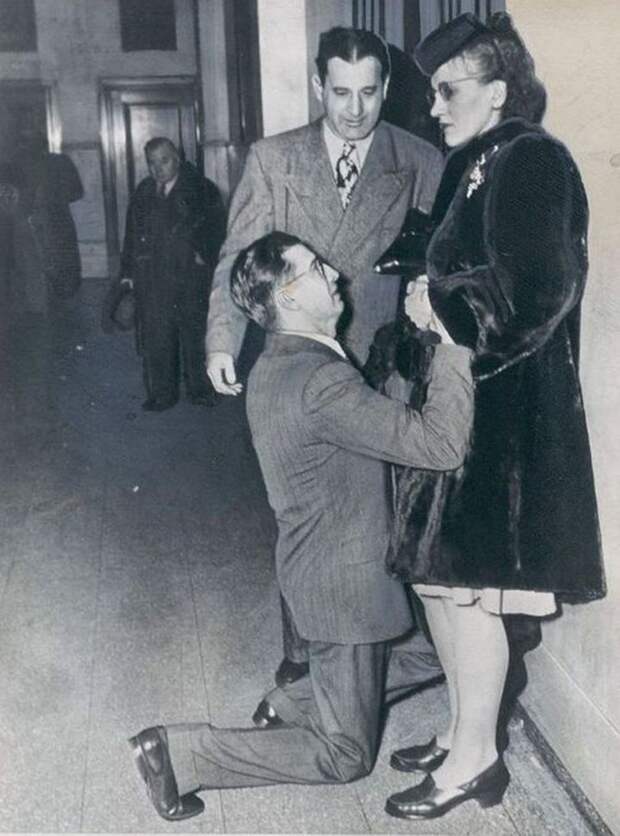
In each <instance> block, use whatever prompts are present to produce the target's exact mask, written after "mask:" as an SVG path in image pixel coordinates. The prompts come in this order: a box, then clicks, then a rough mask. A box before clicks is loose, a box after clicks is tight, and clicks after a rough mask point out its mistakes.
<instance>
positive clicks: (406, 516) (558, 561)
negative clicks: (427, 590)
mask: <svg viewBox="0 0 620 836" xmlns="http://www.w3.org/2000/svg"><path fill="white" fill-rule="evenodd" d="M433 220H434V223H435V225H436V229H435V232H434V234H433V236H432V238H431V240H430V244H429V248H428V252H427V270H428V277H429V293H430V298H431V302H432V305H433V307H434V309H435V310H436V311H437V313H438V314H439V316H440V318H441V320H442V322H443V324H444V325H445V326H446V328H447V329H448V331H449V333H450V335H451V337H452V338H453V339H454V341H455V342H457V343H460V344H463V345H467V346H469V347H470V348H472V349H473V350H474V352H475V356H474V360H473V370H474V376H475V379H476V396H475V418H474V430H473V435H472V440H471V446H470V451H469V454H468V457H467V460H466V463H465V466H464V468H463V470H462V471H461V472H460V474H458V476H448V477H440V478H439V479H437V478H436V477H435V476H432V477H429V478H428V479H425V477H424V476H420V475H419V474H418V475H416V474H410V485H409V488H408V490H409V496H408V497H403V494H402V492H401V497H400V500H401V501H400V506H399V508H398V513H397V520H396V530H397V531H398V532H399V533H398V541H397V542H393V554H392V568H396V569H397V571H399V572H400V573H401V574H403V575H404V576H405V577H407V578H408V579H409V580H419V581H425V582H429V583H440V584H447V585H461V586H471V587H478V588H479V587H485V586H493V587H500V588H506V589H526V590H541V591H552V592H556V593H559V594H560V595H564V596H566V598H567V599H569V600H575V599H577V600H579V599H581V600H587V599H592V598H597V597H601V596H602V595H603V594H604V591H605V583H604V576H603V570H602V561H601V550H600V535H599V526H598V518H597V509H596V498H595V491H594V482H593V475H592V466H591V458H590V449H589V442H588V434H587V429H586V422H585V415H584V407H583V401H582V396H581V388H580V384H579V379H578V332H579V309H580V303H581V298H582V295H583V290H584V285H585V280H586V273H587V249H586V235H587V223H588V208H587V201H586V196H585V192H584V189H583V185H582V182H581V178H580V176H579V172H578V170H577V167H576V165H575V163H574V161H573V160H572V158H571V156H570V154H569V153H568V151H567V149H566V148H565V147H564V146H563V145H562V144H560V143H559V142H557V141H556V140H555V139H553V138H552V137H551V136H549V135H548V134H547V133H545V131H544V130H543V129H542V128H540V127H539V126H535V125H532V124H530V123H528V122H525V121H524V120H521V119H509V120H505V121H504V122H503V123H501V124H500V125H499V126H497V127H496V128H494V129H492V130H490V131H488V132H487V133H485V134H484V135H482V136H480V137H477V138H476V139H475V140H472V141H471V142H470V143H468V144H467V145H466V146H464V147H462V148H459V149H456V150H455V151H453V152H452V154H451V155H450V156H449V158H448V161H447V165H446V170H445V173H444V176H443V179H442V182H441V184H440V188H439V191H438V195H437V199H436V202H435V206H434V209H433ZM384 336H385V335H384ZM409 347H411V346H409ZM425 351H427V352H428V349H425V350H422V351H418V355H417V359H418V360H420V359H421V358H422V359H423V358H424V352H425ZM414 353H415V352H414ZM417 374H418V378H420V379H418V383H421V384H422V385H423V380H422V379H421V378H423V370H420V368H419V367H418V371H417ZM413 376H414V377H415V375H413ZM401 475H402V474H401ZM403 499H405V500H406V501H403Z"/></svg>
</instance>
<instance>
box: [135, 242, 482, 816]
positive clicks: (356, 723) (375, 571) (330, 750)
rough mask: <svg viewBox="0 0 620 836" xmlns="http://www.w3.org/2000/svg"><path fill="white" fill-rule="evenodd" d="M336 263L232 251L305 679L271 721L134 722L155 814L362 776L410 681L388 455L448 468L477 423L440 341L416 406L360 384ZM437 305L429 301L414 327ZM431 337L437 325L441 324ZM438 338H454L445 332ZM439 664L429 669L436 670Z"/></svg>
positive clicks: (282, 696)
mask: <svg viewBox="0 0 620 836" xmlns="http://www.w3.org/2000/svg"><path fill="white" fill-rule="evenodd" d="M337 278H338V273H337V272H336V270H334V269H333V268H331V267H330V266H329V265H327V264H326V263H325V262H323V261H322V260H321V259H320V258H319V257H318V256H317V255H316V254H315V253H314V252H313V251H312V250H311V249H309V248H308V247H306V246H305V245H304V244H302V243H301V242H300V241H299V239H298V238H296V237H294V236H291V235H287V234H285V233H281V232H273V233H270V234H269V235H267V236H265V237H264V238H262V239H260V240H259V241H257V242H255V243H254V244H253V245H251V246H250V247H248V248H247V249H246V250H243V251H242V252H241V253H240V254H239V256H238V258H237V260H236V262H235V267H234V268H233V275H232V285H231V287H232V294H233V297H234V299H235V302H236V303H237V304H238V305H239V306H240V308H241V309H242V310H243V311H244V312H245V313H246V315H247V316H249V317H250V318H251V319H253V320H254V321H255V322H257V323H258V324H259V325H260V326H262V327H263V328H264V329H266V331H267V340H266V346H265V350H264V352H263V353H262V355H261V356H260V358H259V359H258V361H257V363H256V365H255V366H254V369H253V370H252V372H251V374H250V379H249V383H248V396H247V409H248V418H249V422H250V429H251V431H252V439H253V442H254V445H255V448H256V451H257V454H258V458H259V462H260V465H261V469H262V472H263V477H264V479H265V484H266V487H267V493H268V496H269V502H270V504H271V506H272V508H273V510H274V512H275V515H276V519H277V521H278V542H277V547H276V571H277V576H278V582H279V584H280V588H281V590H282V592H283V594H284V596H285V598H286V600H287V602H288V605H289V607H290V609H291V612H292V615H293V619H294V621H295V624H296V625H297V627H298V629H299V631H300V633H301V635H302V636H303V637H304V638H305V639H306V640H307V641H308V650H309V669H310V674H309V676H306V677H302V678H300V679H298V680H296V681H295V682H294V683H291V684H288V685H285V686H284V687H278V688H276V689H274V690H273V691H272V692H271V693H270V694H269V695H268V702H269V704H270V705H271V706H272V707H273V708H274V709H275V712H276V714H277V716H278V717H279V718H280V725H278V726H277V727H275V728H268V729H218V728H214V727H213V726H211V725H210V724H208V723H194V724H187V725H173V726H169V727H168V728H167V729H165V728H164V727H162V726H157V727H154V728H150V729H145V730H144V731H142V732H140V733H139V734H138V735H136V736H135V737H134V738H132V739H131V741H130V744H131V746H132V748H133V751H134V756H135V758H136V761H137V765H138V768H139V770H140V773H141V775H142V777H143V778H144V780H145V781H146V783H147V787H148V790H149V795H150V797H151V801H152V802H153V804H154V806H155V809H156V810H157V812H158V813H159V814H160V815H162V816H163V817H164V818H168V819H181V818H189V817H190V816H192V815H195V814H196V813H198V812H200V811H201V809H202V806H203V805H202V802H201V800H200V799H198V798H197V797H196V796H195V795H193V793H194V792H196V791H197V790H200V789H215V788H225V787H245V786H247V787H251V786H259V785H262V784H273V783H331V782H334V783H337V782H345V781H351V780H353V779H355V778H359V777H361V776H363V775H366V774H367V773H368V772H369V771H370V770H371V769H372V767H373V764H374V760H375V757H376V752H377V748H378V744H379V723H380V709H381V704H382V699H383V688H384V681H385V670H386V667H387V662H388V658H389V656H390V652H391V653H392V655H393V656H395V657H397V658H395V659H393V660H392V661H393V664H390V665H389V667H388V675H387V684H386V690H387V691H389V692H391V693H395V692H398V691H404V690H406V689H409V688H411V687H412V686H414V685H416V684H420V680H419V678H418V677H419V671H420V668H419V660H418V658H417V654H416V651H415V650H414V651H413V653H412V654H411V656H410V657H408V655H407V654H408V651H407V650H405V649H404V648H403V649H394V650H391V649H390V647H389V645H388V644H387V642H388V641H389V640H390V639H393V638H395V637H396V636H399V635H401V634H402V633H404V632H405V631H406V630H408V629H409V628H410V626H411V613H410V608H409V603H408V601H407V598H406V594H405V590H404V587H403V585H402V584H401V583H400V582H399V581H397V580H394V579H393V578H391V577H389V576H388V574H387V573H386V572H385V568H384V559H385V553H386V551H387V544H388V529H389V525H390V520H389V513H388V503H387V500H386V495H385V484H386V474H385V464H384V462H385V461H391V462H395V463H398V464H403V465H410V466H413V467H421V468H428V469H433V470H450V469H453V468H456V467H459V466H460V465H461V463H462V461H463V458H464V456H465V452H466V448H467V442H468V436H469V432H470V429H471V421H472V400H473V385H472V379H471V375H470V371H469V356H470V353H469V351H468V350H467V349H463V348H460V347H457V346H454V345H440V346H438V347H437V351H436V354H435V358H434V360H433V368H432V379H431V382H430V385H429V388H428V398H427V401H426V404H425V406H424V407H423V409H422V411H421V412H414V411H413V410H411V409H410V408H409V407H407V406H405V405H404V404H401V403H399V402H397V401H393V400H390V399H389V398H387V397H384V396H383V395H380V394H379V393H377V392H376V391H374V390H373V389H371V388H370V387H369V386H368V385H367V384H366V383H365V381H364V379H363V378H362V376H361V374H360V373H359V372H358V371H357V370H356V369H355V368H354V366H353V365H352V364H351V363H350V361H349V360H348V359H347V358H346V356H345V354H344V352H343V350H342V348H341V346H340V345H339V343H338V342H337V341H336V340H335V339H334V337H335V334H336V323H337V321H338V319H339V317H340V315H341V313H342V310H343V302H342V299H341V298H340V295H339V292H338V288H337V284H336V280H337ZM431 314H432V311H431V309H430V306H428V308H427V311H426V317H427V319H426V321H425V322H422V321H420V319H419V317H418V316H416V321H417V323H418V325H420V326H422V327H425V326H426V325H427V324H428V322H430V317H431ZM440 330H441V331H443V329H441V328H440ZM442 337H444V338H446V339H448V340H449V337H447V334H446V333H445V331H443V333H442ZM436 672H437V671H436V670H435V673H436Z"/></svg>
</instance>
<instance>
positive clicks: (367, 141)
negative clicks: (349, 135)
mask: <svg viewBox="0 0 620 836" xmlns="http://www.w3.org/2000/svg"><path fill="white" fill-rule="evenodd" d="M322 133H323V140H324V142H325V147H326V148H327V155H328V157H329V162H330V164H331V167H332V171H333V172H334V177H335V176H336V163H337V162H338V158H339V157H340V155H341V154H342V147H343V145H344V143H345V141H346V140H344V139H342V137H340V136H336V134H335V133H334V132H333V131H332V129H331V128H330V127H329V125H328V124H327V119H323V124H322ZM374 135H375V132H374V130H373V131H372V132H371V133H369V134H368V136H366V137H364V139H356V140H355V141H353V142H351V145H355V151H354V152H353V154H352V157H353V162H354V163H355V165H356V166H357V170H358V172H359V173H360V174H361V171H362V168H363V166H364V163H365V162H366V157H367V156H368V151H369V150H370V146H371V144H372V140H373V137H374Z"/></svg>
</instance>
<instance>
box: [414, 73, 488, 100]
mask: <svg viewBox="0 0 620 836" xmlns="http://www.w3.org/2000/svg"><path fill="white" fill-rule="evenodd" d="M479 78H483V74H482V73H479V74H478V75H466V76H463V78H452V79H450V81H440V82H439V84H438V85H437V89H436V90H435V89H434V88H433V87H429V88H428V90H427V91H426V99H427V101H428V103H429V105H430V106H431V107H432V106H433V105H434V104H435V96H436V95H437V93H439V95H440V96H441V98H442V99H443V100H444V102H449V101H450V99H451V98H452V96H454V94H455V92H456V90H455V89H454V87H453V85H455V84H460V83H461V82H462V81H473V80H474V79H479Z"/></svg>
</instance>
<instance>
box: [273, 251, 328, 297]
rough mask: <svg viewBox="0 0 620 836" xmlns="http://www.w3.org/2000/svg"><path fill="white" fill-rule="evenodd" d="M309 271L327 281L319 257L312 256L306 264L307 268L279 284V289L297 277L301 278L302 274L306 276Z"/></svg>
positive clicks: (323, 265)
mask: <svg viewBox="0 0 620 836" xmlns="http://www.w3.org/2000/svg"><path fill="white" fill-rule="evenodd" d="M311 273H318V275H319V277H320V278H321V279H323V281H325V282H326V281H327V274H326V273H325V264H324V263H323V262H322V261H321V259H320V258H314V259H313V260H312V261H311V262H310V264H309V265H308V269H307V270H304V271H303V273H298V274H297V275H296V276H293V277H292V278H291V279H289V280H288V281H287V282H286V283H285V284H283V285H281V287H280V289H282V288H284V287H288V286H289V285H291V284H294V283H295V282H296V281H298V280H299V279H303V277H304V276H308V275H309V274H311Z"/></svg>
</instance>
